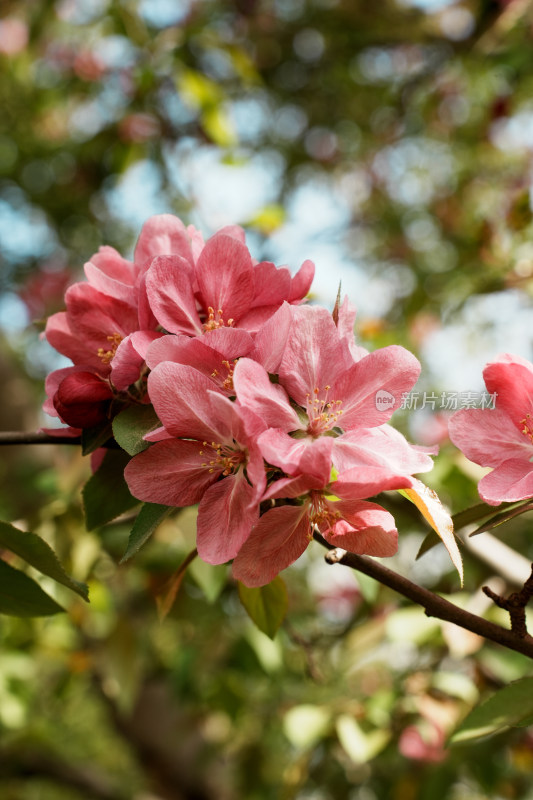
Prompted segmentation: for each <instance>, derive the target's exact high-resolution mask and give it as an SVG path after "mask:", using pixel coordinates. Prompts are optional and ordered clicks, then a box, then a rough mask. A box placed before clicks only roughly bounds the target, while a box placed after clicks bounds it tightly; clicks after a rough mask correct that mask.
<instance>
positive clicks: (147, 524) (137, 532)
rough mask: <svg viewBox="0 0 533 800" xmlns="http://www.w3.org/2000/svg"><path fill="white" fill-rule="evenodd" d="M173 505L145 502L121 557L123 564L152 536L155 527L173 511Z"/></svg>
mask: <svg viewBox="0 0 533 800" xmlns="http://www.w3.org/2000/svg"><path fill="white" fill-rule="evenodd" d="M172 509H173V506H162V505H159V503H145V504H144V505H143V507H142V508H141V510H140V512H139V516H138V517H137V519H136V520H135V522H134V523H133V528H132V529H131V532H130V536H129V539H128V546H127V548H126V552H125V553H124V555H123V556H122V558H121V559H120V563H121V564H123V563H124V561H127V560H128V559H129V558H131V557H132V556H133V555H135V553H137V552H138V551H139V550H140V548H141V547H142V546H143V544H144V543H145V542H146V541H147V540H148V539H149V538H150V536H151V535H152V533H153V532H154V531H155V529H156V528H157V527H158V526H159V525H160V523H161V522H163V520H164V519H165V517H167V516H168V515H169V514H170V512H171V511H172Z"/></svg>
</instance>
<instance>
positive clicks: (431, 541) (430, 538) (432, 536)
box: [415, 531, 442, 561]
mask: <svg viewBox="0 0 533 800" xmlns="http://www.w3.org/2000/svg"><path fill="white" fill-rule="evenodd" d="M438 544H442V540H441V538H440V536H439V535H438V534H437V533H435V531H430V532H429V533H428V534H427V536H426V537H425V539H424V541H423V542H422V544H421V545H420V547H419V548H418V553H417V554H416V558H415V560H416V561H418V559H419V558H421V557H422V556H423V555H425V553H427V552H429V551H430V550H432V549H433V548H434V547H435V546H436V545H438Z"/></svg>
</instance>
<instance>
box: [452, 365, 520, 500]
mask: <svg viewBox="0 0 533 800" xmlns="http://www.w3.org/2000/svg"><path fill="white" fill-rule="evenodd" d="M483 378H484V380H485V385H486V387H487V390H488V391H489V392H490V393H491V394H496V402H495V408H494V409H477V408H476V409H461V410H460V411H457V412H456V413H455V414H454V415H453V416H452V417H451V419H450V421H449V423H448V426H449V432H450V439H451V440H452V442H453V443H454V445H455V446H456V447H458V448H459V449H460V450H462V451H463V453H464V454H465V456H466V457H467V458H469V459H470V460H471V461H474V462H475V463H476V464H480V465H481V466H482V467H492V468H493V469H492V472H489V473H488V474H487V475H485V476H484V477H483V478H482V479H481V480H480V482H479V484H478V491H479V494H480V496H481V498H482V499H483V500H484V501H485V502H486V503H488V504H489V505H498V504H499V503H501V502H503V501H507V502H514V501H517V500H525V499H526V498H529V497H533V364H531V362H529V361H527V360H526V359H525V358H522V357H521V356H516V355H511V354H508V353H504V354H503V355H500V356H498V358H497V359H496V360H495V361H492V362H490V363H489V364H487V366H486V367H485V369H484V370H483Z"/></svg>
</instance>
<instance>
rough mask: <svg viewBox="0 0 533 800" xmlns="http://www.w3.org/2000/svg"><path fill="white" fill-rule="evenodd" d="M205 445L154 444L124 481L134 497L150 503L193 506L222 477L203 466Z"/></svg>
mask: <svg viewBox="0 0 533 800" xmlns="http://www.w3.org/2000/svg"><path fill="white" fill-rule="evenodd" d="M201 450H202V444H201V442H190V441H184V440H182V439H179V440H178V439H172V440H169V441H162V442H157V443H156V444H153V445H152V446H151V447H150V448H149V449H148V450H143V452H142V453H139V454H138V455H136V456H134V457H133V458H132V459H131V461H129V462H128V464H127V465H126V469H125V470H124V477H125V479H126V483H127V484H128V486H129V490H130V492H131V493H132V495H133V496H134V497H137V498H138V499H139V500H144V501H145V502H148V503H161V504H162V505H169V506H190V505H194V504H195V503H198V501H199V500H200V499H201V498H202V496H203V495H204V492H205V491H206V489H207V488H208V487H209V486H210V485H211V484H212V483H214V482H215V481H216V480H217V479H218V477H219V476H220V470H216V471H215V472H210V471H209V469H208V468H207V467H205V466H202V463H204V462H205V456H204V455H203V454H202V453H201V452H200V451H201Z"/></svg>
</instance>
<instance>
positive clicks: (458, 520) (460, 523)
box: [452, 503, 516, 531]
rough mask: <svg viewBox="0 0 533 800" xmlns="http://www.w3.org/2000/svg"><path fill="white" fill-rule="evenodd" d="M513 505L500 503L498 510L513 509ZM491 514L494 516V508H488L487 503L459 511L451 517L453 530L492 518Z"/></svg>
mask: <svg viewBox="0 0 533 800" xmlns="http://www.w3.org/2000/svg"><path fill="white" fill-rule="evenodd" d="M515 505H516V503H502V504H501V505H500V506H499V510H500V511H502V510H503V509H507V508H514V506H515ZM492 514H494V506H489V504H488V503H477V505H475V506H471V507H470V508H465V509H464V511H459V512H458V513H457V514H454V515H453V517H452V521H453V525H454V529H455V530H456V531H458V530H460V529H461V528H464V527H465V526H466V525H472V524H473V523H474V522H479V520H480V519H484V518H485V517H490V516H492Z"/></svg>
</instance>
